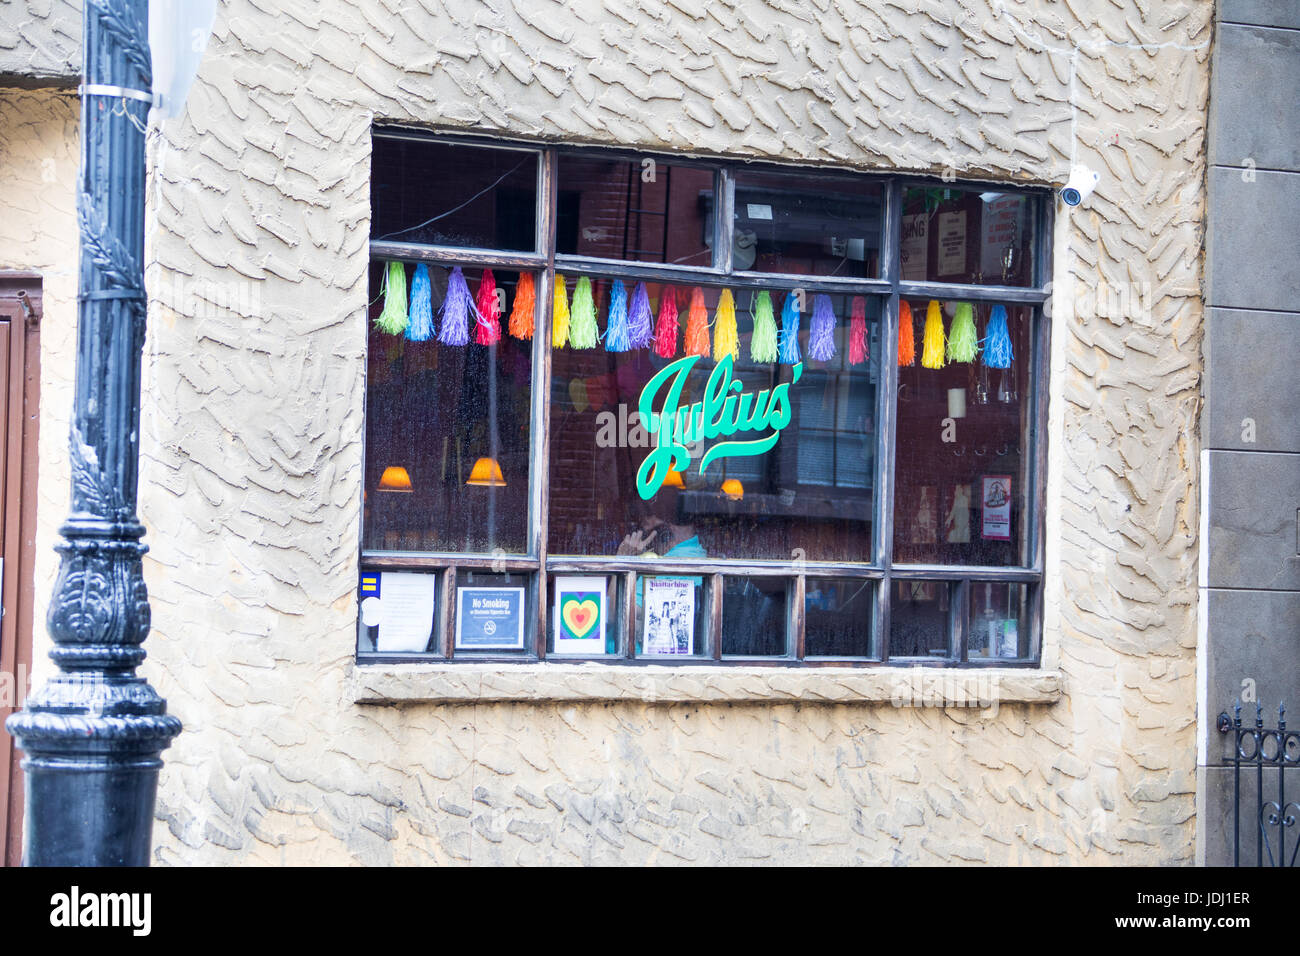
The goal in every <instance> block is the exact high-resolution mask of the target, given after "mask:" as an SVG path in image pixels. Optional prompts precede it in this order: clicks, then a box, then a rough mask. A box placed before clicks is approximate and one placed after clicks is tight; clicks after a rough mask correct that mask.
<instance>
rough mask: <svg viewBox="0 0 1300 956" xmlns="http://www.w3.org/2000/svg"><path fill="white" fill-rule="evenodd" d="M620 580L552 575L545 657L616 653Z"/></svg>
mask: <svg viewBox="0 0 1300 956" xmlns="http://www.w3.org/2000/svg"><path fill="white" fill-rule="evenodd" d="M621 580H622V579H621V577H610V576H608V575H587V574H575V575H569V574H559V575H552V576H551V579H550V582H549V591H548V598H547V605H546V606H547V609H548V613H549V615H550V620H551V633H550V635H549V636H548V638H547V642H546V653H547V655H549V656H555V657H570V656H578V657H598V656H602V655H609V656H614V655H616V654H618V653H619V634H620V632H621V630H622V626H623V620H622V618H623V615H622V614H621V613H620V611H621V608H622V601H621V600H620V597H619V595H620V593H621V592H622V588H621V586H620V583H619V582H620V581H621ZM557 590H558V591H559V593H558V595H557ZM557 598H558V600H557Z"/></svg>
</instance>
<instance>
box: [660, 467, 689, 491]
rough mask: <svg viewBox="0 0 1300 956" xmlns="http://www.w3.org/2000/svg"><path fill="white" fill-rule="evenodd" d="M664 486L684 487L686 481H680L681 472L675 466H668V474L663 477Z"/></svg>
mask: <svg viewBox="0 0 1300 956" xmlns="http://www.w3.org/2000/svg"><path fill="white" fill-rule="evenodd" d="M663 486H664V487H665V488H683V489H684V488H685V487H686V483H685V482H684V481H682V473H681V472H680V471H678V470H677V469H676V468H669V469H668V475H667V476H666V477H665V478H664V485H663Z"/></svg>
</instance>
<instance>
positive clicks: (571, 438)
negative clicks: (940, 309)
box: [549, 277, 879, 561]
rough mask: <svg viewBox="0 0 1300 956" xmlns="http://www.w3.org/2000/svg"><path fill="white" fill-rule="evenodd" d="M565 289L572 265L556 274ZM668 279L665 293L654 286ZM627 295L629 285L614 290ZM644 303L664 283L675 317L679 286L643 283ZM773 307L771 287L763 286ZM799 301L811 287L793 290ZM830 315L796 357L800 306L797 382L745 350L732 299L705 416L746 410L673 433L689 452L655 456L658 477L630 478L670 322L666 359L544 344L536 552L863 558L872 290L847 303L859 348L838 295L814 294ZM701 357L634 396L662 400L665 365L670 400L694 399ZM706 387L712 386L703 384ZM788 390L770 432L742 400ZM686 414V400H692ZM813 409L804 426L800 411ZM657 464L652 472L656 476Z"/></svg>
mask: <svg viewBox="0 0 1300 956" xmlns="http://www.w3.org/2000/svg"><path fill="white" fill-rule="evenodd" d="M566 282H567V287H568V288H569V289H573V288H574V285H575V283H574V280H573V278H572V277H570V278H568V279H567V280H566ZM665 289H668V291H665ZM610 291H611V284H610V283H609V282H608V281H605V280H596V281H594V282H593V283H592V298H593V300H594V302H595V310H596V314H597V315H598V316H599V322H600V325H601V326H602V327H603V326H605V325H606V321H607V320H606V315H607V312H608V300H609V298H610ZM626 291H627V292H628V294H629V297H631V296H632V295H633V290H632V289H630V288H629V289H628V290H626ZM647 291H648V293H649V298H650V300H651V306H652V311H653V312H654V313H656V314H658V312H659V307H660V305H661V302H660V300H661V299H662V297H663V296H665V295H672V296H673V297H674V298H673V302H675V303H676V304H677V306H678V308H679V309H680V312H681V319H680V325H681V327H682V330H684V329H685V327H686V326H687V325H688V324H689V320H688V313H689V309H690V302H691V298H692V293H691V290H689V289H685V288H680V289H676V290H672V289H671V288H670V287H663V286H658V285H650V286H647ZM721 292H722V290H721V289H717V288H706V289H703V290H702V296H703V303H704V307H705V311H706V312H707V315H708V317H709V319H710V321H712V322H713V323H714V325H715V328H713V329H711V330H710V331H709V333H708V334H709V335H710V336H711V337H712V336H716V312H717V306H718V302H719V297H720V294H721ZM773 298H774V310H773V311H774V314H775V315H777V316H779V315H780V312H781V305H782V301H781V296H780V295H779V294H778V295H775V296H774V297H773ZM808 298H809V299H810V300H811V299H812V298H813V297H812V296H809V297H808ZM828 304H829V306H830V308H831V310H832V312H833V314H834V322H835V330H834V333H833V336H832V341H833V342H834V343H835V349H836V351H835V355H834V356H833V357H832V358H831V359H830V360H828V361H825V362H820V361H816V360H813V359H811V358H810V357H809V331H808V325H809V322H808V319H807V317H806V316H805V317H804V319H803V322H802V323H801V324H802V331H801V333H800V337H799V342H800V354H801V357H802V358H803V363H802V365H801V366H800V371H799V380H798V381H797V382H796V381H795V380H794V371H793V367H792V366H791V365H788V364H779V363H776V362H755V361H753V360H752V358H751V344H752V332H751V330H752V326H753V320H752V318H751V315H750V312H749V310H748V307H749V295H748V293H745V294H743V296H742V299H741V301H740V302H738V303H737V306H738V308H737V319H738V328H739V360H738V361H736V362H734V363H733V364H732V366H731V369H730V371H729V372H728V371H727V370H725V369H718V377H717V378H716V379H715V386H716V387H717V388H719V389H722V388H724V387H725V386H724V385H723V380H724V378H725V377H726V376H727V375H729V376H730V379H731V382H732V384H731V386H730V389H729V390H728V391H727V392H726V394H727V395H730V396H735V397H737V403H738V404H737V405H736V406H733V411H732V412H722V413H719V414H718V415H717V416H716V419H715V420H717V421H722V420H723V419H726V420H727V421H729V422H732V423H734V421H735V418H736V417H737V413H738V412H740V411H743V410H748V414H749V416H750V418H749V419H746V424H748V423H749V422H750V421H751V420H756V422H757V424H756V426H755V428H754V429H753V430H740V429H737V430H735V431H734V432H733V433H732V434H725V433H718V434H715V435H714V436H713V437H705V438H704V439H703V440H702V441H699V442H690V443H688V449H689V451H690V454H689V464H687V465H684V466H678V467H675V468H674V471H673V473H672V474H668V469H667V468H666V467H665V468H664V469H663V472H664V477H665V480H664V481H663V482H662V484H653V486H652V487H646V488H639V485H638V478H639V476H641V475H642V474H643V472H644V474H645V476H648V475H649V472H650V471H651V470H652V469H653V468H654V462H653V461H652V462H650V464H648V465H647V464H646V462H647V456H649V455H650V454H651V452H652V451H653V450H654V444H653V443H654V442H656V441H657V438H655V436H652V435H651V434H650V433H649V431H648V430H647V429H646V428H645V427H644V424H643V423H642V422H641V419H640V414H639V410H638V409H639V404H640V399H641V396H642V393H643V390H645V389H646V388H647V386H649V385H650V383H651V381H652V379H653V378H654V377H655V376H656V374H658V373H660V372H663V371H664V370H666V369H667V368H668V366H669V365H670V364H672V363H674V362H680V361H682V359H683V346H682V341H683V335H684V331H679V335H678V340H677V344H676V346H675V352H674V357H673V358H672V359H665V358H661V357H660V356H659V355H657V354H656V353H655V352H654V351H653V350H651V349H640V350H635V351H628V352H608V351H605V350H604V349H603V348H601V347H596V348H591V349H574V348H571V347H565V348H560V349H557V350H555V351H554V352H553V356H552V369H553V372H552V380H551V460H550V469H551V473H550V518H549V529H550V531H549V549H550V552H551V553H552V554H591V555H609V554H615V553H621V554H625V555H643V554H644V555H651V554H653V555H658V556H668V557H679V558H705V557H710V558H739V559H754V558H758V559H769V560H786V561H788V560H792V559H799V558H802V559H804V560H811V561H819V560H827V561H870V560H872V555H873V552H872V531H873V521H872V517H873V512H874V484H875V480H874V474H875V448H876V424H875V409H876V382H877V373H878V364H877V361H876V356H878V355H879V341H878V316H879V306H878V302H877V300H875V299H870V298H867V299H864V300H863V301H862V302H860V303H859V305H860V306H861V310H862V312H863V313H864V315H865V317H864V318H863V320H862V326H863V328H862V333H863V340H864V343H865V344H866V345H867V346H868V348H867V349H864V351H867V352H868V353H869V356H868V357H866V358H864V359H863V360H862V361H860V362H857V363H855V362H853V361H852V357H853V356H855V355H857V351H856V350H851V349H850V344H851V343H850V338H851V335H850V326H851V316H852V313H853V303H852V297H850V296H839V295H834V296H829V297H828ZM715 369H717V364H716V363H715V362H713V360H712V358H711V357H708V358H700V359H699V360H698V361H696V362H695V363H694V365H693V366H692V367H691V368H690V370H689V372H683V371H681V370H680V369H679V370H678V372H669V373H666V374H667V375H668V379H667V380H666V381H663V382H661V383H658V384H656V386H655V389H654V390H652V399H651V402H650V408H651V410H652V412H653V413H655V414H659V413H660V412H662V411H663V408H664V402H665V400H666V399H665V396H666V394H667V393H668V391H669V390H670V388H671V386H672V383H673V380H674V376H675V375H676V374H679V373H680V374H684V375H685V378H684V379H683V383H682V389H681V392H680V394H679V395H678V398H677V402H676V407H677V408H678V409H679V410H680V411H681V414H682V419H683V421H684V420H685V416H686V414H687V411H686V410H687V409H689V408H691V407H692V406H693V405H695V404H696V403H700V404H701V405H702V404H703V402H704V396H705V391H706V386H707V384H708V382H709V379H710V376H711V375H712V374H713V373H714V371H715ZM719 394H721V392H719ZM777 394H779V395H781V396H782V397H783V399H784V400H785V401H787V402H788V405H789V408H788V415H789V418H788V423H787V424H786V425H785V426H784V427H782V428H781V429H780V430H779V432H777V430H776V429H775V427H774V426H773V425H772V424H771V422H770V421H769V422H768V423H766V424H765V423H764V421H763V416H762V415H760V414H759V413H758V412H757V411H756V409H760V408H761V409H762V410H763V411H764V412H766V411H767V410H768V409H769V407H770V409H771V411H772V416H771V420H772V421H774V420H776V419H777V418H778V417H779V415H778V410H779V409H780V407H781V403H780V402H778V401H777V398H776V396H777ZM694 414H695V415H696V416H697V417H698V415H699V414H701V412H700V411H698V410H697V411H696V412H695V413H694ZM814 423H815V424H814ZM773 434H776V435H777V438H776V441H775V444H773V445H771V446H770V447H767V448H765V449H764V448H761V447H754V446H752V445H751V446H747V447H745V448H735V449H734V450H736V451H738V452H744V453H743V454H735V455H732V456H729V457H722V458H716V459H714V460H711V461H710V462H709V463H708V467H707V468H706V469H705V471H704V472H703V474H701V473H700V465H701V463H702V461H703V457H704V454H705V453H706V452H707V451H708V450H709V449H711V448H713V447H715V446H718V445H720V444H723V443H727V442H751V443H752V442H756V441H761V440H763V439H766V438H769V437H770V436H772V435H773ZM656 477H657V476H656Z"/></svg>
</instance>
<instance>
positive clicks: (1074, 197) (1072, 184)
mask: <svg viewBox="0 0 1300 956" xmlns="http://www.w3.org/2000/svg"><path fill="white" fill-rule="evenodd" d="M1100 179H1101V175H1100V174H1099V173H1094V172H1093V171H1092V170H1091V169H1089V168H1088V167H1087V166H1075V167H1074V169H1072V170H1070V181H1069V182H1068V183H1066V184H1065V185H1064V186H1062V187H1061V202H1063V203H1065V204H1066V205H1067V206H1077V205H1079V203H1081V202H1083V201H1084V200H1085V199H1087V198H1088V197H1089V196H1091V195H1092V191H1093V190H1094V189H1096V188H1097V181H1098V180H1100Z"/></svg>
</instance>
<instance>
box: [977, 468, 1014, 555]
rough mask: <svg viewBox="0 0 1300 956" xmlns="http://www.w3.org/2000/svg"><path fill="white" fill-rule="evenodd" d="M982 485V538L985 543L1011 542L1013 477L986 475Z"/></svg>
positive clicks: (981, 482) (981, 481)
mask: <svg viewBox="0 0 1300 956" xmlns="http://www.w3.org/2000/svg"><path fill="white" fill-rule="evenodd" d="M980 485H981V490H980V502H981V509H980V510H981V521H980V524H981V531H980V536H981V537H982V538H983V539H984V540H985V541H1010V540H1011V476H1010V475H985V476H984V477H983V478H982V479H981V480H980Z"/></svg>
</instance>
